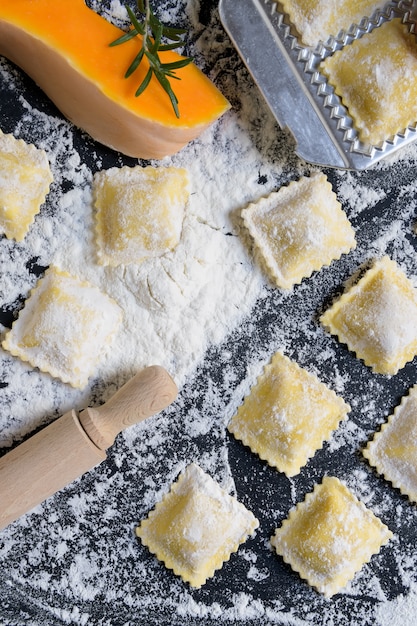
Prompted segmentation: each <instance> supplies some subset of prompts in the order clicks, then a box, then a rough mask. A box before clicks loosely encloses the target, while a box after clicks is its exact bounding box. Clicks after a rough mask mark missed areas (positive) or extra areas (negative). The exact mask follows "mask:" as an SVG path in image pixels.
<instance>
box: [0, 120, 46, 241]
mask: <svg viewBox="0 0 417 626" xmlns="http://www.w3.org/2000/svg"><path fill="white" fill-rule="evenodd" d="M52 180H53V177H52V173H51V170H50V167H49V162H48V158H47V156H46V153H45V152H44V151H43V150H39V149H38V148H36V147H35V146H33V145H31V144H27V143H25V142H24V141H23V139H15V138H14V137H13V135H6V134H4V133H3V132H2V131H1V130H0V232H1V233H4V234H5V235H6V237H7V238H8V239H15V240H16V241H22V240H23V239H24V237H25V235H26V233H27V232H28V230H29V227H30V225H31V224H32V222H33V220H34V218H35V215H36V214H37V213H39V211H40V208H41V205H42V204H43V203H44V202H45V198H46V195H47V193H48V191H49V187H50V185H51V183H52Z"/></svg>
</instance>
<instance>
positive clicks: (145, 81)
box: [135, 67, 152, 96]
mask: <svg viewBox="0 0 417 626" xmlns="http://www.w3.org/2000/svg"><path fill="white" fill-rule="evenodd" d="M151 78H152V68H151V67H150V68H149V69H148V71H147V72H146V76H145V78H144V79H143V81H142V82H141V84H140V85H139V87H138V89H137V91H136V93H135V96H140V94H141V93H143V92H144V91H145V89H146V87H147V86H148V85H149V83H150V82H151Z"/></svg>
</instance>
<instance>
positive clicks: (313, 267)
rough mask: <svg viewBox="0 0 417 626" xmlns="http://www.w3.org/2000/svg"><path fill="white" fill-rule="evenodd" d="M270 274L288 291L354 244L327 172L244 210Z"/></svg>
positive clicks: (290, 185) (245, 217) (272, 194)
mask: <svg viewBox="0 0 417 626" xmlns="http://www.w3.org/2000/svg"><path fill="white" fill-rule="evenodd" d="M242 218H243V221H244V223H245V225H246V227H247V228H248V230H249V232H250V234H251V236H252V237H253V239H254V241H255V244H256V246H257V248H258V250H259V252H260V253H261V255H262V257H263V259H264V261H265V264H266V266H267V268H268V270H269V271H270V273H271V275H272V278H273V279H274V281H275V282H276V284H277V285H278V287H282V288H283V289H290V288H292V287H293V285H295V284H297V283H300V282H301V280H302V279H303V278H307V277H309V276H311V274H312V273H313V272H314V271H318V270H320V269H321V268H322V267H323V266H324V265H330V263H331V262H332V261H333V260H336V259H339V258H340V257H341V255H342V254H343V253H347V252H349V251H350V250H352V249H353V248H355V246H356V241H355V233H354V231H353V229H352V227H351V225H350V223H349V220H348V219H347V217H346V215H345V213H344V211H343V210H342V207H341V205H340V203H339V202H338V200H337V198H336V195H335V193H334V192H333V190H332V187H331V185H330V183H329V182H328V180H327V178H326V176H325V175H324V174H321V173H316V174H313V175H312V176H311V177H307V176H305V177H303V178H301V179H300V180H298V181H293V182H291V183H290V184H289V185H288V186H287V187H281V189H280V190H279V191H277V192H273V193H271V194H270V195H269V196H267V197H265V198H261V199H260V200H258V202H255V203H253V204H250V205H249V206H248V207H247V208H246V209H243V210H242Z"/></svg>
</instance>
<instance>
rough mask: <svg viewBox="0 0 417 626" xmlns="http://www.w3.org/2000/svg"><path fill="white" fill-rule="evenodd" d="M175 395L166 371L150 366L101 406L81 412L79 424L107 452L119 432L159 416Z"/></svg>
mask: <svg viewBox="0 0 417 626" xmlns="http://www.w3.org/2000/svg"><path fill="white" fill-rule="evenodd" d="M177 394H178V389H177V386H176V384H175V383H174V381H173V380H172V378H171V376H170V375H169V374H168V372H167V371H166V370H165V369H164V368H163V367H160V366H159V365H152V366H150V367H147V368H145V369H144V370H142V371H140V372H139V373H138V374H136V376H134V377H133V378H132V379H131V380H129V381H128V382H127V383H126V384H125V385H123V387H121V388H120V389H119V391H117V392H116V393H115V394H114V396H112V397H111V398H110V400H109V401H108V402H106V403H105V404H103V405H102V406H100V407H97V408H88V409H85V410H84V411H81V413H80V415H79V419H80V423H81V425H82V427H83V428H84V430H85V432H86V434H87V435H88V437H89V438H90V439H91V441H92V442H93V443H94V444H95V445H96V446H97V447H98V448H100V449H101V450H106V449H107V448H109V447H110V446H111V445H112V444H113V443H114V440H115V438H116V436H117V435H118V434H119V433H120V432H121V431H122V430H124V429H125V428H128V427H129V426H132V425H133V424H137V423H139V422H141V421H142V420H144V419H146V418H147V417H150V416H151V415H155V413H159V411H162V410H163V409H165V408H166V407H167V406H169V405H170V404H171V403H172V402H173V401H174V400H175V398H176V397H177Z"/></svg>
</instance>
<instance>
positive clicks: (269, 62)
mask: <svg viewBox="0 0 417 626" xmlns="http://www.w3.org/2000/svg"><path fill="white" fill-rule="evenodd" d="M219 11H220V19H221V21H222V24H223V27H224V28H225V30H226V32H227V33H228V35H229V37H230V39H231V40H232V43H233V45H234V46H235V48H236V49H237V51H238V53H239V54H240V56H241V58H242V60H243V62H244V63H245V65H246V67H247V69H248V70H249V72H250V74H251V75H252V77H253V79H254V81H255V83H256V85H257V86H258V88H259V90H260V91H261V93H262V95H263V97H264V99H265V101H266V102H267V104H268V106H269V108H270V109H271V111H272V113H273V115H274V116H275V118H276V120H277V122H278V123H279V125H280V126H281V128H288V129H289V131H290V132H291V134H292V135H293V137H294V140H295V142H296V148H295V150H296V153H297V154H298V155H299V156H300V157H301V158H302V159H304V160H305V161H307V162H309V163H313V164H316V165H320V166H323V167H335V168H339V169H350V170H365V169H367V168H369V167H370V166H372V165H373V164H375V163H377V162H378V161H380V160H381V159H383V158H385V157H387V156H388V155H391V154H392V153H393V152H395V151H397V150H398V149H399V148H401V147H403V146H405V145H407V144H409V143H411V142H412V141H415V139H416V138H417V124H416V125H414V126H412V127H409V128H407V129H405V131H404V132H403V133H401V134H397V135H395V136H393V137H390V138H388V139H387V140H386V141H384V142H383V143H382V144H381V145H379V146H369V145H365V144H363V143H361V142H360V141H359V140H358V135H357V131H356V130H355V128H354V124H353V121H352V119H351V118H350V117H349V114H348V111H347V109H346V108H345V107H344V106H343V104H342V102H341V99H340V98H339V97H338V96H337V95H336V94H335V93H334V89H333V87H331V86H330V85H329V84H328V82H327V79H326V77H325V76H324V75H323V74H321V73H320V72H319V71H318V69H317V68H318V66H319V64H320V62H321V61H322V60H323V59H324V58H326V56H329V55H331V54H333V52H334V51H335V50H339V49H340V48H342V47H343V46H345V45H348V44H349V43H351V42H352V41H353V40H354V39H356V38H359V37H361V36H363V35H364V34H365V33H367V32H370V31H372V30H373V29H374V28H376V27H378V26H379V25H380V24H382V23H383V22H384V21H387V20H389V19H393V17H401V18H402V19H403V21H404V22H407V24H408V25H409V27H410V30H411V31H412V32H417V27H416V24H417V8H416V0H397V1H393V2H388V3H387V5H386V6H385V8H384V10H383V11H380V10H378V11H376V12H375V13H374V14H373V15H372V16H371V17H370V18H364V19H363V20H362V21H361V23H360V24H359V25H353V26H352V27H351V29H350V30H349V31H346V32H344V31H341V32H340V33H339V34H338V35H337V37H336V38H333V37H331V38H329V40H328V41H327V42H325V43H319V44H318V45H317V47H316V48H314V49H312V48H309V47H306V46H303V45H302V44H301V43H300V42H299V41H298V39H297V36H296V33H295V32H294V30H293V27H292V25H291V23H290V22H289V21H288V17H287V16H286V15H285V14H284V13H283V12H280V6H279V4H277V2H276V1H275V0H239V1H238V2H237V1H236V0H220V4H219Z"/></svg>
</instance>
